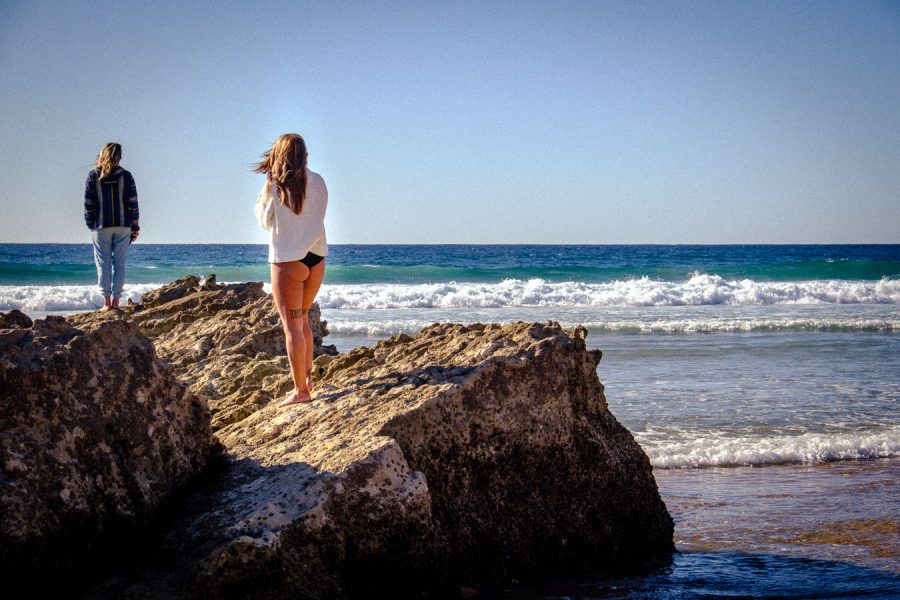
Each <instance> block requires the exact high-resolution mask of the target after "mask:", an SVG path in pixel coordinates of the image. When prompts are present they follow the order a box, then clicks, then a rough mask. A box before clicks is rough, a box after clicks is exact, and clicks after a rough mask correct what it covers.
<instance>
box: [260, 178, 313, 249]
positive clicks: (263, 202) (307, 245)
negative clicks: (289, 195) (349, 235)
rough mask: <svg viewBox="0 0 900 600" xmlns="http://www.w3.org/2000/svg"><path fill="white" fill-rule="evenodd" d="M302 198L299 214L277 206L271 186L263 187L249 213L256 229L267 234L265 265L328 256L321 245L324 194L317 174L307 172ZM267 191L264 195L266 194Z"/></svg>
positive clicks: (273, 187)
mask: <svg viewBox="0 0 900 600" xmlns="http://www.w3.org/2000/svg"><path fill="white" fill-rule="evenodd" d="M307 173H308V176H307V180H306V198H304V199H303V208H302V209H301V210H300V214H299V215H297V214H294V212H293V211H292V210H291V209H290V208H288V207H287V206H285V205H284V204H282V203H281V200H280V199H279V197H278V188H277V187H276V186H275V185H270V186H268V188H269V189H268V190H266V186H265V185H263V189H262V190H261V191H260V192H259V196H257V197H256V207H255V208H254V210H253V212H254V214H256V220H257V221H258V222H259V225H260V227H262V228H263V229H265V230H266V231H268V232H269V262H270V263H277V262H290V261H292V260H300V259H301V258H303V257H304V256H306V254H307V252H312V253H313V254H318V255H319V256H328V244H327V243H326V241H325V210H326V209H327V208H328V190H327V189H326V187H325V180H324V179H322V176H321V175H319V174H318V173H314V172H312V171H307ZM267 191H268V193H266V192H267Z"/></svg>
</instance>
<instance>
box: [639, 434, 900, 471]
mask: <svg viewBox="0 0 900 600" xmlns="http://www.w3.org/2000/svg"><path fill="white" fill-rule="evenodd" d="M635 438H636V439H637V441H638V443H639V444H640V445H641V447H643V449H644V451H645V452H646V453H647V456H648V457H649V458H650V463H651V464H652V465H653V466H654V467H655V468H658V469H676V468H700V467H725V466H749V465H774V464H792V463H794V464H815V463H823V462H833V461H838V460H861V459H872V458H891V457H895V456H900V427H898V426H894V427H889V428H887V429H885V430H883V431H880V432H872V431H867V432H859V433H804V434H801V435H794V436H772V437H751V436H746V437H735V438H722V437H721V436H717V435H715V434H712V433H710V434H694V435H692V436H690V437H689V438H688V439H686V440H682V441H668V442H663V441H657V440H650V439H649V438H648V436H647V435H646V434H643V435H642V434H636V435H635Z"/></svg>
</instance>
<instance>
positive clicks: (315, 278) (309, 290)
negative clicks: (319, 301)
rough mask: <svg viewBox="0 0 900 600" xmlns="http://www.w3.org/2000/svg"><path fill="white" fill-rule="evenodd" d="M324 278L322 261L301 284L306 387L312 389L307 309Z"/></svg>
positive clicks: (311, 342) (311, 337)
mask: <svg viewBox="0 0 900 600" xmlns="http://www.w3.org/2000/svg"><path fill="white" fill-rule="evenodd" d="M324 276H325V261H324V260H323V261H322V262H320V263H319V264H317V265H316V266H314V267H313V268H312V269H310V270H309V278H307V280H306V282H305V283H304V284H303V334H304V335H305V336H306V341H307V344H306V386H307V388H309V389H312V364H313V333H312V329H310V327H309V309H310V307H311V306H312V304H313V302H314V301H315V299H316V294H318V293H319V288H320V287H321V286H322V278H323V277H324Z"/></svg>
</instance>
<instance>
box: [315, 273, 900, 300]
mask: <svg viewBox="0 0 900 600" xmlns="http://www.w3.org/2000/svg"><path fill="white" fill-rule="evenodd" d="M318 300H319V304H320V306H322V307H323V308H336V309H381V308H502V307H506V306H603V307H638V306H702V305H716V304H728V305H740V306H753V305H773V304H900V280H898V279H881V280H880V281H845V280H820V281H794V282H768V281H767V282H759V281H754V280H751V279H744V280H740V281H738V280H732V281H728V280H725V279H723V278H722V277H719V276H718V275H707V274H701V273H697V274H694V275H693V276H692V277H691V278H690V279H689V280H687V281H682V282H673V281H658V280H654V279H649V278H647V277H644V278H641V279H629V280H619V281H611V282H607V283H583V282H559V283H550V282H547V281H544V280H543V279H529V280H522V279H506V280H504V281H501V282H499V283H456V282H447V283H433V284H384V285H381V284H364V285H354V284H335V285H326V286H324V287H323V288H322V290H321V291H320V293H319V298H318Z"/></svg>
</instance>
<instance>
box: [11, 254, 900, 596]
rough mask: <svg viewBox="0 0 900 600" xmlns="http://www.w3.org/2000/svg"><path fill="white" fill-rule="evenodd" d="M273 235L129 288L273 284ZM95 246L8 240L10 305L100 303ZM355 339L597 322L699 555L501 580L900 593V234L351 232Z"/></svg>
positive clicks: (343, 273)
mask: <svg viewBox="0 0 900 600" xmlns="http://www.w3.org/2000/svg"><path fill="white" fill-rule="evenodd" d="M266 253H267V249H266V247H265V246H263V245H149V244H141V243H138V244H135V245H134V246H133V247H132V248H131V249H130V250H129V258H128V275H127V281H128V283H127V285H126V296H127V297H128V298H130V299H131V300H134V301H137V300H138V299H139V298H140V296H141V294H142V293H143V292H145V291H147V290H149V289H152V288H154V287H157V286H159V285H160V284H163V283H166V282H169V281H171V280H174V279H176V278H179V277H182V276H183V275H186V274H195V275H201V276H202V275H207V274H210V273H215V274H216V276H217V278H218V281H220V282H231V281H248V280H254V281H268V280H269V273H268V265H267V264H266V262H265V261H266ZM95 278H96V275H95V271H94V266H93V262H92V256H91V249H90V246H89V245H87V244H83V245H57V244H26V245H18V244H2V245H0V310H2V311H6V310H10V309H12V308H18V309H21V310H23V311H25V312H26V313H29V314H31V315H32V316H37V317H40V316H43V315H46V314H55V313H61V314H65V313H69V312H75V311H83V310H91V309H94V308H96V307H98V306H100V304H101V298H100V295H99V292H98V290H97V289H96V286H95ZM319 304H320V306H321V307H322V314H323V317H324V318H325V319H326V320H327V321H328V324H329V329H330V331H331V334H330V335H329V337H328V338H327V340H326V341H327V342H328V343H333V344H336V345H337V347H338V349H339V350H341V351H344V350H348V349H350V348H352V347H355V346H358V345H361V344H369V345H371V344H374V343H375V342H377V340H379V339H383V338H385V337H388V336H390V335H393V334H395V333H398V332H406V333H412V332H415V331H417V330H418V329H419V328H421V327H422V326H424V325H426V324H430V323H433V322H436V321H453V322H477V321H482V322H484V321H495V322H503V321H517V320H528V321H532V320H534V321H546V320H554V321H559V322H560V323H562V324H564V325H566V326H574V325H576V324H583V325H585V327H587V329H588V345H589V346H591V347H595V348H600V349H601V350H603V359H602V361H601V362H600V365H599V367H598V373H599V376H600V379H601V381H603V383H604V384H605V385H606V394H607V399H608V402H609V406H610V409H611V410H612V412H613V414H614V415H615V416H616V417H617V418H618V419H619V420H620V421H621V422H622V423H623V424H624V425H625V426H626V427H628V429H629V430H630V431H631V432H632V433H633V434H634V436H635V438H636V439H637V441H638V443H640V444H641V446H642V447H643V448H644V450H645V451H646V452H647V454H648V456H649V457H650V460H651V463H652V464H653V467H654V473H655V476H656V478H657V482H658V483H659V486H660V491H661V493H662V495H663V499H664V500H665V501H666V504H667V506H668V507H669V511H670V512H671V513H672V515H673V518H674V519H675V522H676V529H675V537H676V545H677V548H678V550H679V552H678V553H677V554H676V555H675V556H674V557H673V558H672V560H671V561H669V562H666V563H665V564H657V565H643V566H641V567H640V568H636V569H635V571H634V572H633V573H632V572H629V573H625V574H623V573H622V572H621V571H620V572H616V573H587V574H584V575H583V576H581V577H576V578H566V579H561V580H554V581H548V582H541V583H539V584H536V585H529V586H524V585H523V586H516V587H512V588H509V589H497V590H491V591H489V592H485V593H484V594H482V596H485V595H486V596H487V597H496V598H559V597H571V598H646V597H653V598H694V597H722V596H727V597H768V598H812V597H815V598H831V597H841V598H849V597H865V598H889V597H900V483H898V482H900V410H898V405H900V403H898V401H900V245H831V246H824V245H817V246H807V245H802V246H768V245H766V246H656V245H648V246H543V245H542V246H507V245H497V246H465V245H454V246H405V245H333V246H331V254H330V255H329V257H328V262H327V267H326V276H325V283H324V285H323V287H322V290H321V292H320V294H319Z"/></svg>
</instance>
